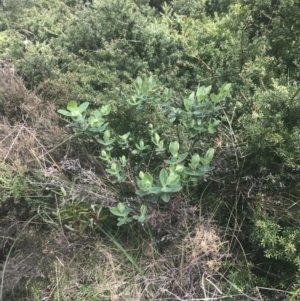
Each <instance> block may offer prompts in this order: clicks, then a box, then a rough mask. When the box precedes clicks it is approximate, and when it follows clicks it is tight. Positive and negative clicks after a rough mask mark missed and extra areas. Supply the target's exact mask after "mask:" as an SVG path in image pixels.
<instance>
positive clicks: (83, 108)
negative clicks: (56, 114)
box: [77, 102, 89, 113]
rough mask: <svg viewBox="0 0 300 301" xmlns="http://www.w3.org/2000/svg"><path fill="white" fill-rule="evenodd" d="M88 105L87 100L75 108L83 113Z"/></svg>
mask: <svg viewBox="0 0 300 301" xmlns="http://www.w3.org/2000/svg"><path fill="white" fill-rule="evenodd" d="M88 106H89V102H84V103H82V104H81V105H80V106H79V107H78V108H77V110H78V111H79V112H80V113H83V112H84V111H85V110H86V109H87V107H88Z"/></svg>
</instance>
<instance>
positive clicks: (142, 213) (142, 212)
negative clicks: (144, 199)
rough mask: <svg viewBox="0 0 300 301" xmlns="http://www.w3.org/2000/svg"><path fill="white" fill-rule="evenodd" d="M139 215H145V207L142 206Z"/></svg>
mask: <svg viewBox="0 0 300 301" xmlns="http://www.w3.org/2000/svg"><path fill="white" fill-rule="evenodd" d="M140 212H141V215H145V214H146V213H147V206H146V205H145V204H143V205H142V206H141V209H140Z"/></svg>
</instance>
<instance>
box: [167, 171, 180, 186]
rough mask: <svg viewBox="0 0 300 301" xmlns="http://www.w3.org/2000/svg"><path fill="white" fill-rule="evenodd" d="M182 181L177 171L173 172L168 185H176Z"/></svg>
mask: <svg viewBox="0 0 300 301" xmlns="http://www.w3.org/2000/svg"><path fill="white" fill-rule="evenodd" d="M179 181H180V176H179V175H178V174H175V173H171V174H170V175H169V176H168V179H167V185H175V184H177V183H178V182H179Z"/></svg>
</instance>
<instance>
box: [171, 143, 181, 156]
mask: <svg viewBox="0 0 300 301" xmlns="http://www.w3.org/2000/svg"><path fill="white" fill-rule="evenodd" d="M178 150H179V143H178V141H174V142H171V143H170V145H169V151H170V153H171V154H172V156H173V157H174V158H177V157H178Z"/></svg>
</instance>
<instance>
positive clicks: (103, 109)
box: [100, 104, 111, 116]
mask: <svg viewBox="0 0 300 301" xmlns="http://www.w3.org/2000/svg"><path fill="white" fill-rule="evenodd" d="M110 111H111V105H109V104H108V105H105V106H102V107H101V109H100V113H101V115H102V116H106V115H108V114H109V113H110Z"/></svg>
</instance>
